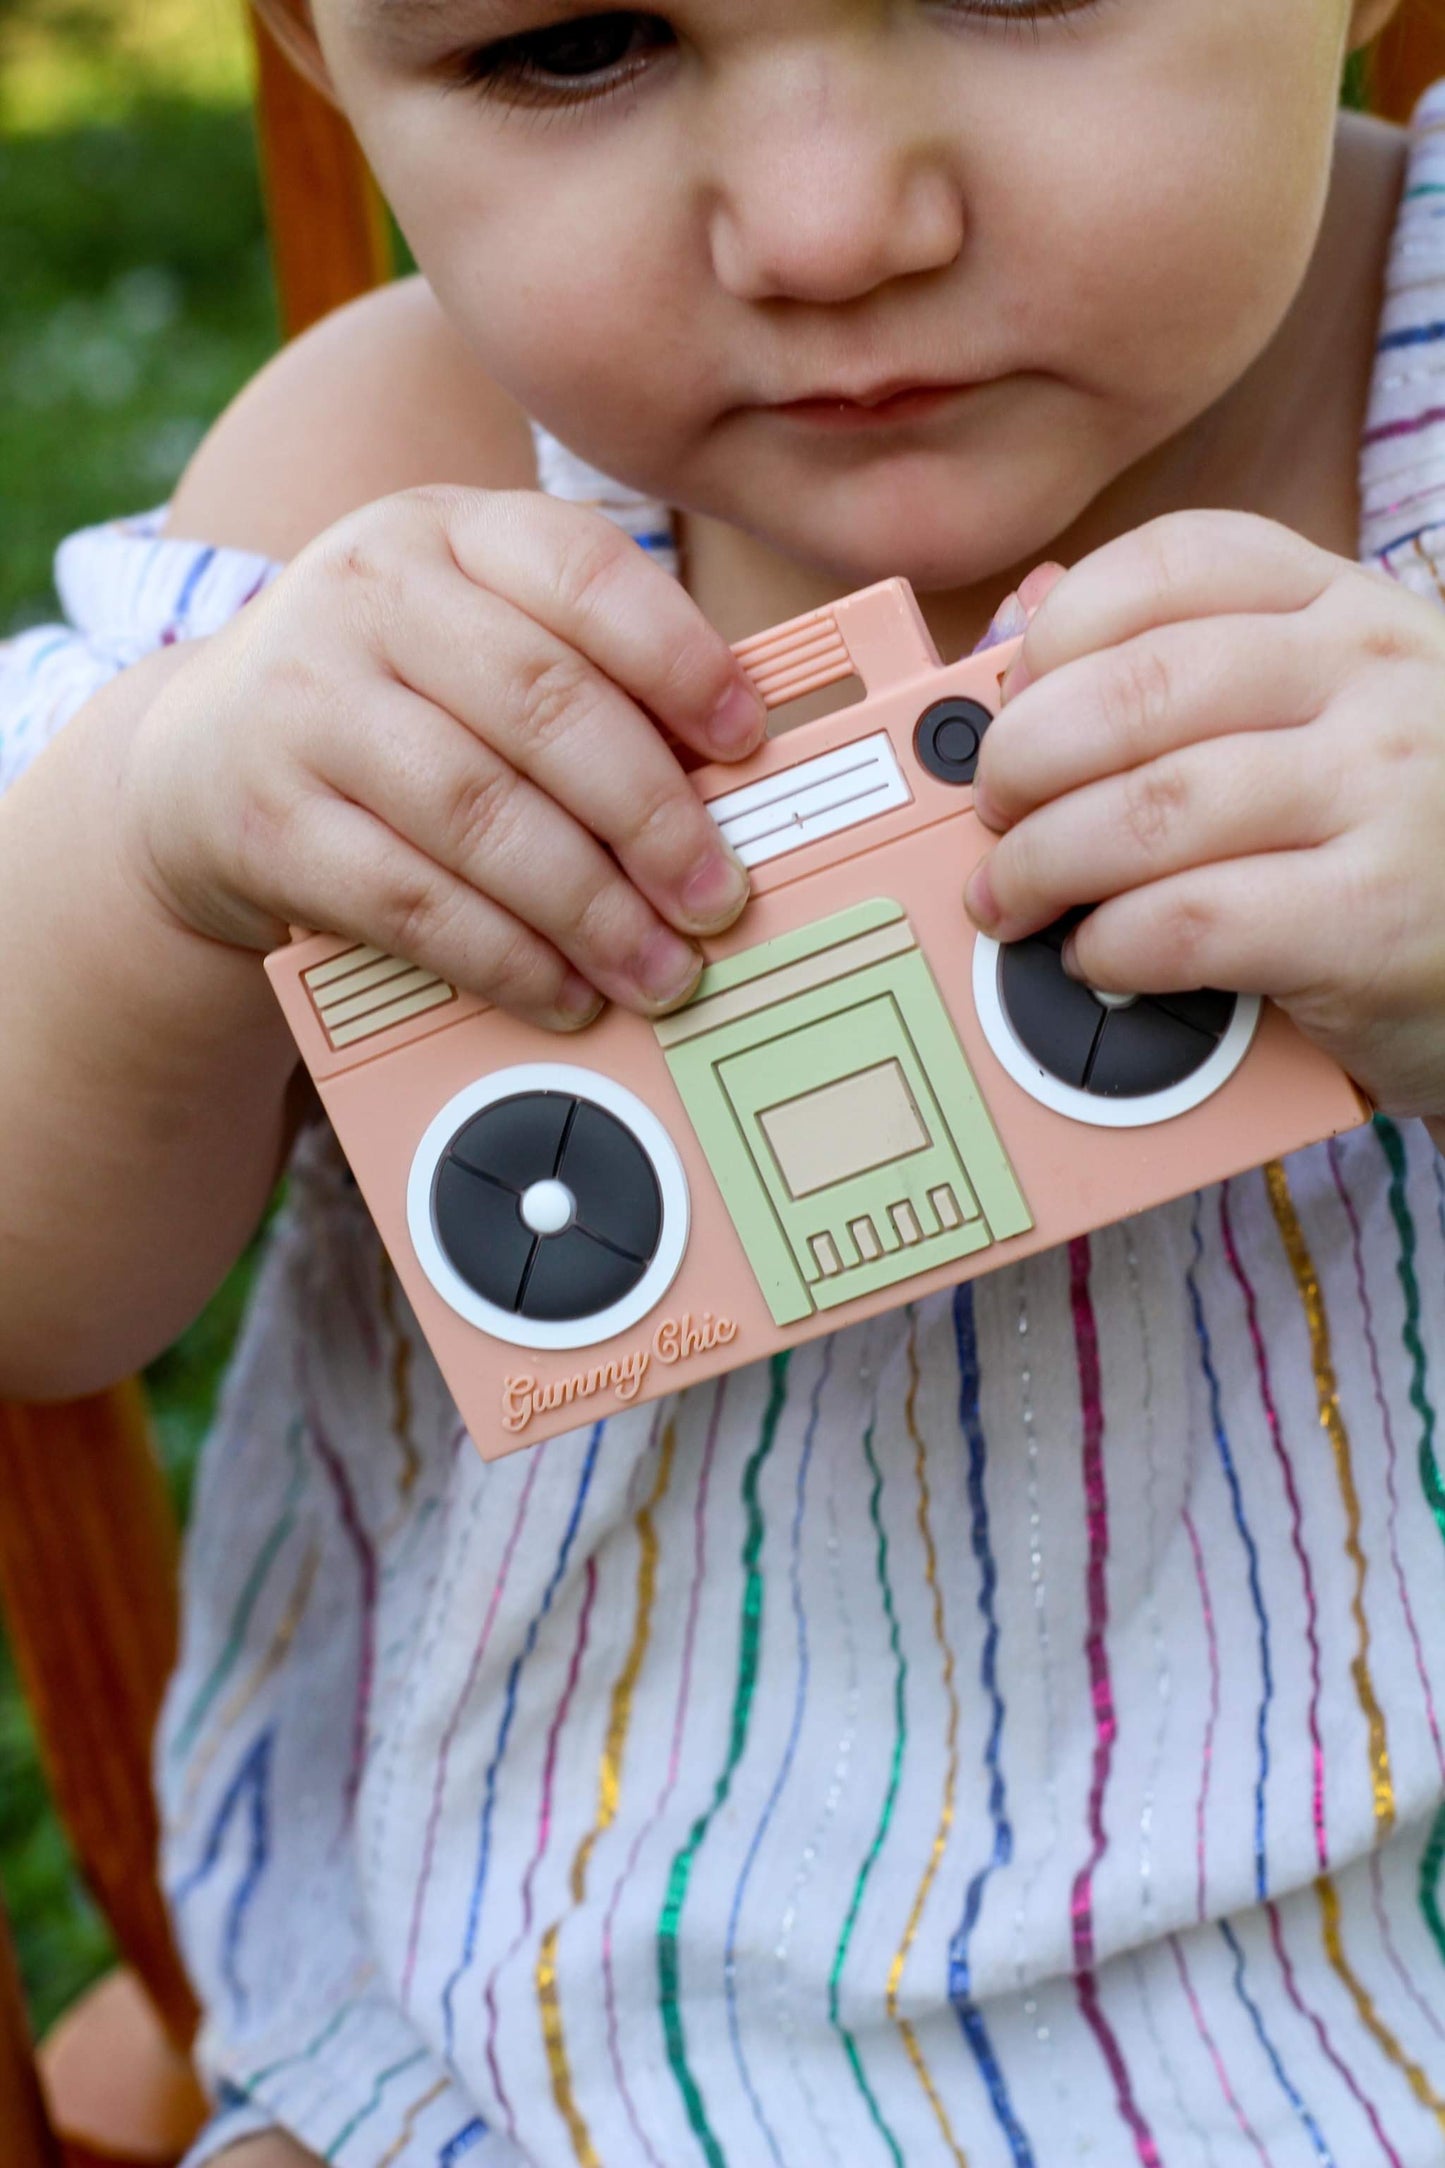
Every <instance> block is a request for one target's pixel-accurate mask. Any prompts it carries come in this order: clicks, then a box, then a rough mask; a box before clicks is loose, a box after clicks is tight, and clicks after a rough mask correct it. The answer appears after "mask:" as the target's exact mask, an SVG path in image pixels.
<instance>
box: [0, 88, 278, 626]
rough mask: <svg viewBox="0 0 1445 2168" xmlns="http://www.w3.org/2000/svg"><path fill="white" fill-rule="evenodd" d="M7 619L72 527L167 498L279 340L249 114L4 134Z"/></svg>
mask: <svg viewBox="0 0 1445 2168" xmlns="http://www.w3.org/2000/svg"><path fill="white" fill-rule="evenodd" d="M0 296H3V300H0V502H3V505H4V515H3V521H0V528H3V532H0V634H3V633H4V632H6V631H14V630H16V629H18V628H19V627H20V626H22V625H25V624H29V623H35V622H39V621H43V620H44V619H45V618H47V617H48V616H50V615H51V614H52V613H53V610H54V607H55V604H54V598H53V595H52V593H51V589H50V561H51V556H52V554H53V551H54V548H55V544H56V542H57V541H58V540H59V539H60V537H61V536H63V535H65V534H68V533H70V532H71V531H72V530H73V529H74V528H76V527H80V526H84V525H86V524H88V523H89V522H91V521H93V520H97V519H105V518H109V517H111V516H113V515H114V514H116V513H120V512H133V511H137V510H139V509H141V508H143V507H145V506H147V505H152V504H157V503H159V502H161V501H162V500H163V499H164V497H165V496H166V495H167V494H168V492H169V491H170V489H171V488H172V487H173V485H174V483H175V480H176V477H177V475H178V474H179V472H180V470H181V468H182V467H183V466H184V464H185V462H186V460H187V459H188V457H189V456H190V454H191V452H192V451H193V450H194V448H195V446H196V445H197V443H198V442H199V441H200V438H201V436H202V434H203V433H204V431H205V430H206V428H207V427H208V426H209V424H210V422H211V421H212V420H213V419H214V417H215V415H216V414H217V412H218V411H219V409H220V408H221V407H223V406H224V405H225V404H226V402H227V400H228V399H229V398H230V397H231V396H232V394H233V393H234V392H235V391H236V390H237V389H238V388H239V386H240V385H241V384H243V383H244V382H245V381H246V379H247V378H248V377H249V376H251V375H252V374H254V372H255V370H256V369H257V368H258V367H259V365H260V364H261V362H262V361H263V360H264V359H265V357H266V355H267V354H268V353H269V352H270V351H271V350H272V349H273V348H274V346H275V343H276V324H275V312H274V306H273V302H272V297H271V286H270V271H269V265H268V262H267V257H266V247H265V239H264V233H263V228H262V219H261V206H260V201H259V196H258V191H257V183H256V173H255V159H254V152H253V148H252V140H251V124H250V119H249V116H248V114H247V113H246V112H245V111H244V110H240V111H235V110H231V111H227V110H224V109H223V110H220V111H216V110H212V109H209V108H206V107H201V106H196V105H193V104H189V103H187V102H185V101H184V100H181V99H179V98H174V97H172V98H167V99H159V98H153V99H149V100H147V101H146V102H145V103H144V104H142V105H141V106H140V107H139V108H138V110H137V111H136V112H135V114H134V115H133V116H132V118H131V119H130V120H129V121H127V122H125V123H124V124H121V123H116V124H113V125H107V126H94V127H81V128H67V129H64V130H61V131H58V132H56V133H53V134H48V135H18V136H12V137H11V138H10V139H9V140H7V141H3V142H0Z"/></svg>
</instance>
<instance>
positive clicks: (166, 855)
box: [122, 489, 765, 1029]
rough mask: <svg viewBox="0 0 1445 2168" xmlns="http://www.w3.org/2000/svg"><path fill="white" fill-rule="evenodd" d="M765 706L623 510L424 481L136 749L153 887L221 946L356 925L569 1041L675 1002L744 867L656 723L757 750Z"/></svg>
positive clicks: (207, 652) (337, 545)
mask: <svg viewBox="0 0 1445 2168" xmlns="http://www.w3.org/2000/svg"><path fill="white" fill-rule="evenodd" d="M764 722H765V718H764V714H763V709H762V705H761V703H760V702H759V700H758V698H757V696H756V694H755V693H754V692H753V690H752V688H751V687H750V686H749V684H748V683H747V680H746V679H745V678H744V676H743V674H742V671H741V669H740V668H739V666H738V664H737V662H736V660H735V659H734V657H733V655H732V653H731V651H730V649H729V648H728V646H727V644H726V642H725V641H724V640H723V639H722V637H721V635H720V634H719V633H717V632H716V631H714V630H713V628H712V627H711V626H710V625H709V624H708V623H707V621H706V619H705V618H704V617H703V616H702V614H701V612H700V611H699V610H698V608H697V606H696V605H695V604H694V603H693V602H692V601H691V600H690V599H689V597H688V596H687V594H686V593H685V592H684V590H683V589H682V588H681V586H680V585H679V584H678V583H677V582H676V581H675V580H673V579H672V578H671V577H670V576H669V575H668V574H667V573H665V572H663V571H662V570H661V569H660V568H659V567H658V566H656V565H654V564H653V563H651V562H650V560H649V559H648V558H647V557H646V556H645V554H644V553H643V552H642V551H641V550H640V549H638V548H637V546H636V545H635V543H633V542H631V541H630V540H629V539H628V538H627V537H626V536H624V535H623V534H621V533H620V532H619V531H618V529H617V528H616V527H614V526H613V525H612V523H611V522H610V521H608V520H607V519H605V518H604V517H603V516H602V515H601V514H600V513H597V512H593V511H590V510H588V509H586V508H584V507H581V506H577V505H569V504H564V503H560V502H557V501H556V500H554V499H551V498H548V497H545V496H542V495H539V494H537V493H535V492H531V491H509V492H492V491H481V490H463V489H420V490H408V491H406V492H404V493H403V494H401V495H399V496H394V497H387V498H384V499H382V500H381V501H380V502H379V503H376V504H372V505H369V506H367V507H366V508H365V509H364V510H362V511H360V512H356V513H353V514H351V515H350V516H349V517H347V518H346V519H344V520H342V521H340V522H338V524H337V525H336V526H334V527H332V528H329V529H328V530H327V532H326V533H325V534H323V535H321V536H319V537H318V538H317V539H316V541H314V542H312V543H311V544H310V545H309V546H308V547H307V548H306V549H304V550H303V551H302V552H301V553H300V555H299V556H297V557H296V558H294V559H293V561H292V562H291V563H290V564H289V565H288V566H287V568H286V570H285V571H284V572H283V573H282V575H281V576H280V578H279V579H278V580H276V582H275V583H274V584H273V585H272V586H271V587H270V588H269V589H268V590H267V591H266V593H265V594H264V595H262V596H260V597H258V599H257V600H256V601H255V602H253V603H251V604H249V605H248V607H247V608H246V609H245V610H244V611H243V612H242V613H241V615H240V616H239V617H238V618H236V619H235V620H234V622H233V623H232V624H230V625H228V626H227V627H226V628H225V630H224V631H223V632H221V633H219V634H217V635H216V636H215V637H214V638H213V639H210V640H208V641H206V642H205V643H204V644H199V643H198V646H197V649H196V651H195V653H194V655H193V656H191V657H190V658H189V659H188V661H187V663H186V664H185V665H184V666H183V667H181V668H179V669H177V670H176V672H175V673H174V675H173V676H172V677H171V678H170V679H169V681H168V682H167V683H166V685H165V686H164V688H163V689H162V690H161V691H160V693H159V694H158V695H157V697H156V699H155V700H154V702H153V703H152V705H151V706H150V708H149V709H148V711H147V713H146V716H145V718H144V720H143V722H142V723H141V724H140V726H139V727H138V729H137V732H136V735H135V737H134V739H133V741H132V745H131V749H130V755H129V758H128V760H127V763H126V769H125V777H124V784H123V789H122V817H123V820H124V822H125V824H126V831H127V837H128V840H129V841H131V842H132V843H133V845H134V847H135V849H136V852H137V854H138V855H137V859H136V863H137V864H138V866H139V868H140V870H141V874H142V876H143V878H144V879H145V880H146V881H147V883H148V885H149V886H150V887H151V889H152V890H153V891H154V892H155V893H156V894H157V895H158V897H159V899H160V900H161V902H162V904H163V905H164V906H165V907H166V908H167V909H168V910H169V911H170V912H171V913H173V914H174V915H176V916H178V917H179V918H180V919H181V920H182V921H183V922H184V923H185V924H186V925H188V926H190V927H193V928H194V929H196V930H197V931H198V932H200V933H203V934H207V935H210V936H211V937H213V938H215V939H218V940H221V941H225V942H229V943H231V944H233V945H237V946H241V947H249V948H255V949H261V950H265V949H271V948H275V947H276V946H278V945H279V944H280V943H282V942H284V940H285V939H286V935H287V929H288V927H289V926H290V925H291V924H293V923H294V924H300V925H304V926H310V927H315V928H317V929H318V930H324V931H326V932H328V933H339V934H346V935H348V936H350V937H352V938H354V939H356V940H360V941H366V942H369V943H371V944H372V945H374V946H375V947H376V948H379V949H382V950H384V951H385V952H386V953H387V954H388V955H394V956H400V957H403V958H405V959H406V961H407V962H409V963H415V964H420V965H422V966H424V967H425V968H426V969H427V970H429V971H435V972H436V973H438V975H439V976H440V977H442V978H444V979H447V980H449V981H451V982H452V983H453V984H456V985H460V986H464V987H467V988H469V989H471V990H473V991H475V992H477V993H480V994H483V995H485V996H486V997H488V998H489V999H491V1000H493V1001H495V1002H497V1003H498V1004H499V1005H500V1006H501V1007H503V1008H505V1009H509V1010H511V1011H512V1013H513V1014H514V1015H517V1016H521V1017H525V1018H527V1019H528V1020H530V1021H532V1022H537V1023H545V1024H549V1025H551V1026H553V1027H556V1028H563V1029H565V1028H571V1027H575V1026H576V1025H578V1024H580V1023H583V1022H585V1021H586V1020H587V1018H588V1017H590V1016H591V1015H593V1014H594V1013H595V1011H596V1009H597V1008H598V1006H599V1005H600V998H601V997H604V996H605V997H606V998H608V999H610V1000H614V1001H619V1002H622V1003H624V1004H625V1005H626V1006H628V1007H630V1008H634V1009H639V1010H642V1011H644V1012H648V1013H656V1012H657V1011H658V1010H660V1009H663V1008H666V1007H668V1006H670V1005H671V1004H672V1003H674V1002H676V1001H678V1000H679V999H681V998H682V997H683V995H685V994H686V993H687V992H688V990H689V989H690V987H691V985H692V984H693V982H694V980H695V979H696V976H697V973H698V970H699V968H700V963H701V959H700V956H699V953H698V951H697V949H696V947H695V946H694V944H693V942H692V941H691V940H689V939H685V938H683V936H686V935H697V934H706V933H714V932H718V931H720V930H721V929H722V928H723V927H724V926H727V925H730V924H731V923H732V921H733V919H735V918H736V917H737V915H738V913H739V911H740V910H741V909H742V906H743V904H744V902H745V901H746V899H747V891H748V883H747V875H746V873H745V872H744V870H743V868H742V866H741V865H740V864H739V862H738V861H737V860H736V859H735V858H734V857H733V855H732V854H731V852H730V851H729V850H728V848H727V846H726V845H725V844H724V842H723V841H722V838H721V836H720V835H719V833H718V831H717V828H716V826H715V824H714V822H713V821H712V819H711V817H710V816H709V814H708V813H707V811H706V810H705V808H704V807H703V805H702V803H701V801H700V800H699V799H698V797H697V796H696V794H695V792H694V791H693V790H692V788H691V786H690V785H689V783H688V782H687V779H686V777H685V776H684V774H683V771H682V769H681V768H680V766H679V765H678V762H677V760H676V758H675V757H674V755H673V753H672V752H671V751H670V750H669V748H668V746H667V745H666V743H665V742H664V740H663V738H662V736H661V734H660V732H659V730H658V727H657V726H658V724H662V725H664V726H665V727H666V728H667V730H668V731H670V732H671V733H672V735H673V736H674V737H675V738H676V739H678V740H680V741H681V742H682V743H684V744H685V745H688V746H691V747H693V748H694V749H695V750H696V751H698V752H699V753H701V754H703V755H705V756H706V757H707V758H709V759H722V760H730V759H738V758H741V757H742V756H743V755H744V754H746V753H749V752H751V751H753V750H754V749H755V748H756V746H757V745H758V743H759V742H760V741H761V738H762V735H763V730H764Z"/></svg>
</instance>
